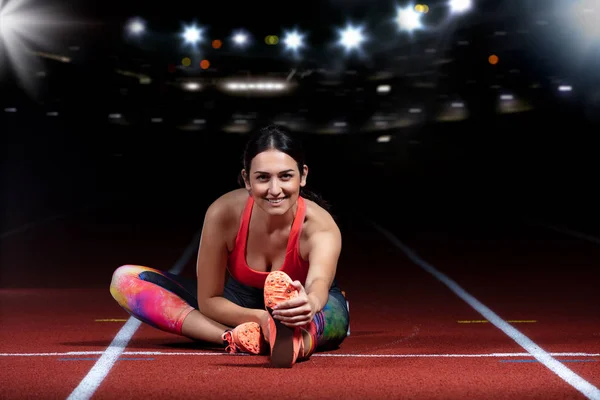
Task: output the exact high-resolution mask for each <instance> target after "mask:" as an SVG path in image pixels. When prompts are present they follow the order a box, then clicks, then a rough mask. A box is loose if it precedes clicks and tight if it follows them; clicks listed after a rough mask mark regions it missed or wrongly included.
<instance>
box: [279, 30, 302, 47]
mask: <svg viewBox="0 0 600 400" xmlns="http://www.w3.org/2000/svg"><path fill="white" fill-rule="evenodd" d="M283 43H284V44H285V47H286V48H287V49H288V50H292V51H298V49H300V48H302V47H304V35H303V34H300V33H299V32H298V31H291V32H285V33H284V37H283Z"/></svg>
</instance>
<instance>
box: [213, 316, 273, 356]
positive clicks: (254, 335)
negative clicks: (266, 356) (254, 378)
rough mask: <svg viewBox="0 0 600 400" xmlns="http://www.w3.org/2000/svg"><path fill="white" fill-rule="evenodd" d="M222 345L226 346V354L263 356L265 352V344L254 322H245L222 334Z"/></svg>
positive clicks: (258, 327)
mask: <svg viewBox="0 0 600 400" xmlns="http://www.w3.org/2000/svg"><path fill="white" fill-rule="evenodd" d="M221 338H222V339H223V343H224V344H225V343H226V344H227V346H226V347H225V351H226V352H228V353H250V354H263V353H265V352H266V343H265V339H264V337H263V334H262V332H261V329H260V325H259V324H257V323H256V322H246V323H243V324H240V325H238V326H236V327H235V328H234V329H230V330H228V331H225V333H223V336H221Z"/></svg>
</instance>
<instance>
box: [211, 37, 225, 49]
mask: <svg viewBox="0 0 600 400" xmlns="http://www.w3.org/2000/svg"><path fill="white" fill-rule="evenodd" d="M221 46H223V42H221V41H220V40H219V39H215V40H213V41H212V47H213V49H220V48H221Z"/></svg>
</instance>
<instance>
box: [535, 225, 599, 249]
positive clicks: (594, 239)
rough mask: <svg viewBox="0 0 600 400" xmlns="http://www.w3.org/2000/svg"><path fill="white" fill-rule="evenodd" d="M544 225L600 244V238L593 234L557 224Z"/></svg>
mask: <svg viewBox="0 0 600 400" xmlns="http://www.w3.org/2000/svg"><path fill="white" fill-rule="evenodd" d="M542 226H543V227H545V228H547V229H551V230H553V231H556V232H560V233H564V234H565V235H569V236H573V237H576V238H577V239H583V240H587V241H588V242H591V243H594V244H600V238H597V237H595V236H592V235H588V234H586V233H581V232H578V231H576V230H573V229H569V228H563V227H559V226H556V225H550V224H543V225H542Z"/></svg>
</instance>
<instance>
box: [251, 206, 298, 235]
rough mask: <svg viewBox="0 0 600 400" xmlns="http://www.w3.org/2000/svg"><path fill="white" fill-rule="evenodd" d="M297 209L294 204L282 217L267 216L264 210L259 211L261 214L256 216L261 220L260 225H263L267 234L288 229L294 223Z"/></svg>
mask: <svg viewBox="0 0 600 400" xmlns="http://www.w3.org/2000/svg"><path fill="white" fill-rule="evenodd" d="M297 207H298V205H297V204H295V205H294V206H293V207H292V208H290V209H289V210H288V211H287V212H286V213H285V214H283V215H269V214H267V213H266V212H265V211H264V210H261V212H259V213H258V214H259V215H260V216H259V218H260V219H261V221H262V224H264V227H265V231H266V232H267V233H273V232H276V231H280V230H284V229H289V228H290V227H291V225H292V223H293V222H294V217H295V216H296V210H297ZM257 208H258V207H257Z"/></svg>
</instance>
